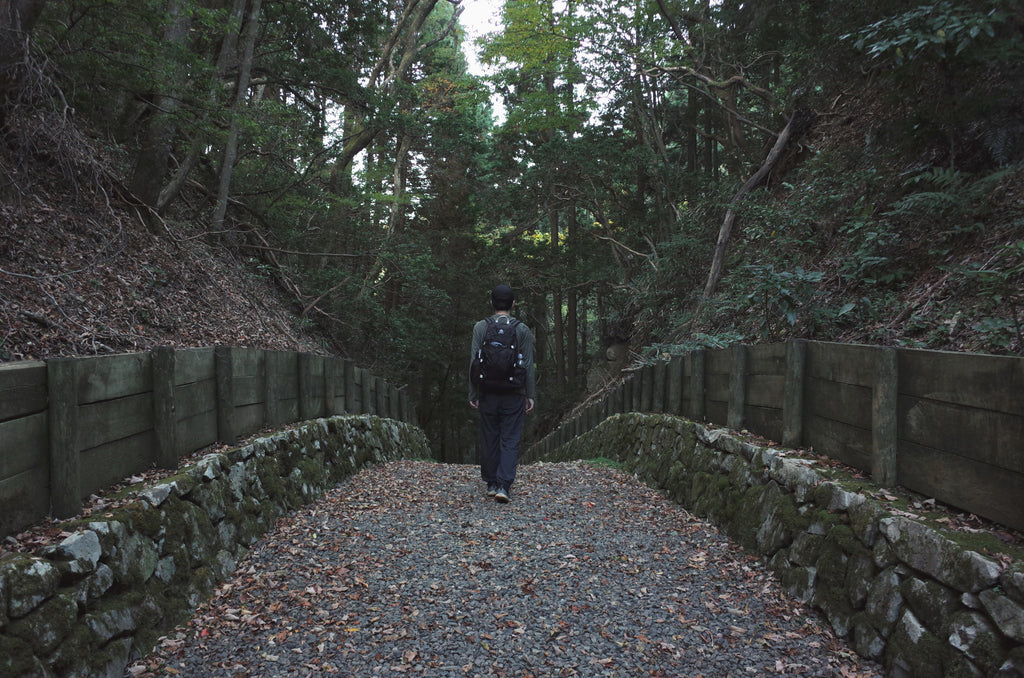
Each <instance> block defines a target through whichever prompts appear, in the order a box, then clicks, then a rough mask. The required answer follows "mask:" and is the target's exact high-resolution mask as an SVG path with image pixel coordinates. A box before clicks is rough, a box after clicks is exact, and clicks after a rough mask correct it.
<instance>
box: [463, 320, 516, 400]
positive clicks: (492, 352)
mask: <svg viewBox="0 0 1024 678" xmlns="http://www.w3.org/2000/svg"><path fill="white" fill-rule="evenodd" d="M518 325H519V321H518V320H516V319H515V318H509V321H508V322H507V323H505V322H501V323H499V322H498V321H497V319H496V318H494V317H490V318H488V319H487V331H486V332H484V339H483V341H482V342H481V343H480V348H479V349H478V350H477V352H476V355H475V356H473V364H472V366H471V367H470V374H469V378H470V381H472V382H473V385H474V386H476V387H477V388H479V389H480V390H481V391H491V392H502V391H504V392H508V391H515V390H518V389H521V388H522V387H523V386H524V385H525V384H526V368H525V367H524V366H523V364H522V358H523V356H522V353H521V352H520V349H519V341H518V340H517V339H516V334H517V333H516V328H517V327H518Z"/></svg>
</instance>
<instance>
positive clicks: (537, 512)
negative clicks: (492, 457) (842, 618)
mask: <svg viewBox="0 0 1024 678" xmlns="http://www.w3.org/2000/svg"><path fill="white" fill-rule="evenodd" d="M402 674H411V675H428V676H520V677H526V676H538V677H539V676H689V677H691V678H692V677H696V676H704V677H707V678H712V677H714V678H718V677H723V676H760V675H786V676H857V677H859V678H867V677H869V676H870V677H873V676H880V675H881V670H880V668H879V667H878V666H877V665H875V664H871V663H869V662H866V661H865V660H863V659H861V658H860V657H858V656H857V655H856V654H855V653H854V652H853V651H852V650H850V649H849V648H847V647H846V646H845V645H844V644H842V643H841V642H839V641H837V640H836V638H835V636H834V635H833V634H832V632H831V630H830V629H829V628H828V624H827V623H826V622H825V621H823V620H822V619H821V618H820V617H818V616H817V615H816V614H814V613H813V612H812V611H810V610H807V609H805V608H804V607H803V606H802V605H801V604H799V603H798V602H796V601H794V600H792V599H791V598H789V597H788V596H786V595H785V594H784V593H783V592H782V591H781V590H780V588H779V586H778V585H777V583H776V581H775V579H774V577H773V576H772V575H771V573H770V572H768V571H767V570H766V569H765V568H764V567H763V566H762V565H761V564H760V563H759V562H758V561H757V560H756V559H755V558H753V557H751V556H749V555H747V554H745V553H744V552H743V551H742V550H741V549H740V548H739V547H737V546H735V545H734V544H732V543H731V542H729V541H728V540H727V539H726V538H725V537H723V536H722V535H720V534H718V532H717V530H716V529H715V528H714V527H712V526H710V525H708V524H707V523H704V522H703V521H701V520H699V519H697V518H696V517H694V516H692V515H690V514H689V513H687V512H686V511H685V510H683V509H682V508H680V507H678V506H676V505H674V504H672V503H671V502H669V501H668V500H666V499H665V498H663V497H662V496H661V495H659V494H658V493H657V492H655V491H654V490H652V489H650V488H648V487H647V486H645V485H643V484H641V483H640V482H638V481H636V480H634V479H632V478H630V477H628V476H625V475H622V474H620V473H617V472H615V471H613V470H611V469H607V468H599V467H594V466H590V465H585V464H539V465H530V466H522V467H520V473H519V478H518V480H517V482H516V485H515V487H514V488H513V501H512V503H510V504H506V505H502V504H498V503H496V502H494V501H493V500H491V499H489V498H487V497H486V496H485V495H484V492H483V486H482V484H481V482H480V480H479V472H478V470H477V468H476V467H473V466H457V465H445V464H435V463H430V462H411V461H403V462H395V463H391V464H386V465H383V466H378V467H375V468H372V469H369V470H366V471H363V472H362V473H360V474H358V475H356V476H354V477H352V478H350V479H349V480H347V481H346V482H344V483H342V484H341V485H339V486H338V487H336V488H335V489H334V490H332V491H331V492H330V493H329V494H328V495H327V496H326V497H324V498H323V499H322V500H321V501H319V502H317V503H316V504H313V505H310V506H308V507H306V508H304V509H302V510H300V511H298V512H297V513H296V514H294V515H292V516H290V517H288V518H286V519H283V520H281V521H280V522H279V524H278V526H277V528H276V529H275V530H274V531H272V532H271V533H269V534H267V535H266V537H265V538H264V539H263V540H261V541H260V542H258V543H257V544H256V545H254V548H253V549H252V551H251V552H250V554H249V555H248V556H246V557H245V558H244V559H242V561H241V563H240V565H239V568H238V570H237V572H236V575H235V577H234V578H233V579H231V580H230V581H228V582H225V583H224V584H223V585H222V586H220V587H219V588H218V590H217V591H216V593H215V595H214V597H213V598H211V600H209V601H208V602H207V603H204V604H203V605H202V606H201V607H200V609H199V610H198V611H197V613H196V615H195V616H194V617H193V619H192V620H191V621H190V622H189V623H188V624H186V625H184V626H182V627H179V628H177V629H175V631H174V632H172V633H171V634H169V635H168V636H167V637H165V638H164V639H163V640H162V641H161V643H160V645H159V647H158V648H157V649H156V651H155V652H154V653H153V654H151V655H150V656H148V657H146V658H144V659H142V660H139V661H137V662H135V663H134V664H133V665H131V666H130V667H129V669H128V671H127V673H126V675H128V676H167V675H182V676H320V675H339V676H391V675H402Z"/></svg>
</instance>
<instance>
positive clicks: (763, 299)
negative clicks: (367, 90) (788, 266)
mask: <svg viewBox="0 0 1024 678" xmlns="http://www.w3.org/2000/svg"><path fill="white" fill-rule="evenodd" d="M745 268H746V270H747V272H748V275H749V277H750V279H751V284H750V285H748V286H747V287H746V288H747V289H748V290H751V291H750V292H749V293H748V294H747V296H746V301H747V302H748V304H749V305H750V306H752V307H753V308H756V309H757V310H758V314H759V315H760V318H761V320H760V331H761V338H762V339H763V340H765V341H771V340H773V339H776V338H778V332H779V323H780V322H782V321H783V320H784V321H785V322H786V323H788V324H789V326H790V327H792V326H794V325H796V322H797V316H798V314H799V313H800V311H801V310H802V309H804V308H805V307H808V306H809V305H810V304H812V303H813V298H814V296H815V294H816V290H815V287H816V285H818V283H820V282H821V280H822V278H823V277H824V275H823V274H822V273H821V272H820V271H805V270H804V269H803V268H801V267H800V266H797V267H796V268H795V269H794V270H792V271H777V270H775V267H774V266H770V265H769V266H765V265H753V266H746V267H745ZM850 308H852V307H849V308H845V310H843V311H842V312H841V313H840V315H843V314H845V313H846V312H848V311H849V310H850Z"/></svg>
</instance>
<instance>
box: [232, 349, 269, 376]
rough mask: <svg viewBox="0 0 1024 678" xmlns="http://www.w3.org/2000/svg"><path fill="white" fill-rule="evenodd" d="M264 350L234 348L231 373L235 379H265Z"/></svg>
mask: <svg viewBox="0 0 1024 678" xmlns="http://www.w3.org/2000/svg"><path fill="white" fill-rule="evenodd" d="M264 355H265V352H264V351H263V349H256V348H238V347H235V348H232V349H231V371H232V374H233V376H234V377H235V379H238V378H240V377H259V378H262V377H263V358H264Z"/></svg>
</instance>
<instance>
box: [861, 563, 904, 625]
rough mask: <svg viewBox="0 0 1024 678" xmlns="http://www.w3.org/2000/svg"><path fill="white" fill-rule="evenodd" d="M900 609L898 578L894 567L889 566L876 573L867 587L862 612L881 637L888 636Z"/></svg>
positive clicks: (901, 600)
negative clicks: (873, 579) (876, 575)
mask: <svg viewBox="0 0 1024 678" xmlns="http://www.w3.org/2000/svg"><path fill="white" fill-rule="evenodd" d="M902 610H903V596H902V595H901V594H900V578H899V575H898V574H896V569H895V568H889V569H887V570H885V571H884V572H882V573H881V574H880V575H878V577H876V578H875V581H874V582H873V583H872V584H871V587H870V588H869V589H868V597H867V600H866V601H865V604H864V612H865V613H867V615H868V619H870V620H871V625H872V626H873V627H875V628H876V629H878V630H879V631H880V632H881V634H882V636H883V637H888V636H889V635H890V632H891V630H892V627H893V624H895V623H896V621H897V620H898V619H899V618H900V613H901V612H902Z"/></svg>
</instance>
